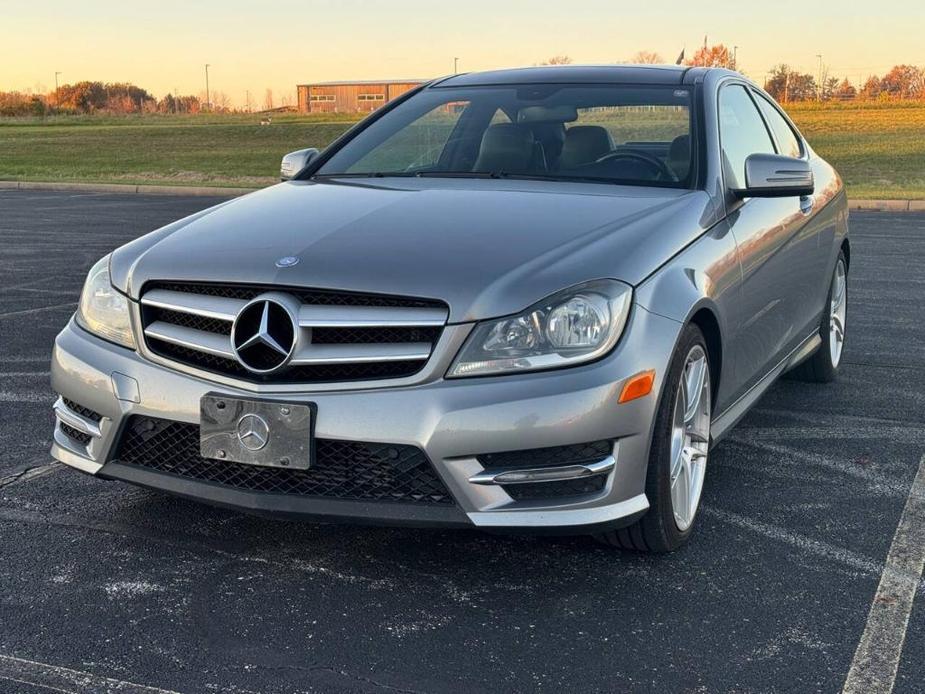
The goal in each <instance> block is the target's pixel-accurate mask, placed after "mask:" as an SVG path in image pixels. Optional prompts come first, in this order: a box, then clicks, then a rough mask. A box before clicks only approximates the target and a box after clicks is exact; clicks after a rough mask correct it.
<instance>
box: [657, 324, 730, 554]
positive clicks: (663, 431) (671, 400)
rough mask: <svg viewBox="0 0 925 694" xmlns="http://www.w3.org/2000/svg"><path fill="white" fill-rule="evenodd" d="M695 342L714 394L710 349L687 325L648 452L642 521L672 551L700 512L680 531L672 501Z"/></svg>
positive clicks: (661, 402) (695, 522)
mask: <svg viewBox="0 0 925 694" xmlns="http://www.w3.org/2000/svg"><path fill="white" fill-rule="evenodd" d="M695 345H699V346H700V348H701V349H702V350H703V352H704V354H706V355H707V367H708V370H709V373H710V386H711V393H712V388H713V381H714V379H713V373H712V368H711V367H710V352H709V350H708V349H707V343H706V340H705V339H704V337H703V333H702V332H701V331H700V328H698V327H697V326H696V325H693V324H689V325H687V326H685V328H684V330H683V331H682V333H681V336H680V338H679V339H678V343H677V345H676V346H675V351H674V354H673V355H672V357H671V364H670V366H669V369H668V376H667V380H666V382H665V385H664V387H663V388H662V393H661V396H660V399H659V404H658V410H657V413H656V417H655V426H654V429H653V433H652V444H651V447H650V451H649V469H648V473H647V475H646V495H647V496H648V498H649V503H650V504H651V508H650V511H649V513H647V514H646V515H645V516H643V524H644V525H645V526H648V527H646V528H645V530H646V531H647V532H646V534H647V535H648V536H649V537H650V542H651V543H652V544H654V545H658V546H659V548H660V549H663V550H666V551H667V550H672V549H676V548H677V547H679V546H681V545H682V544H684V543H685V542H686V541H687V538H688V537H689V536H690V534H691V533H692V532H693V530H694V527H695V526H696V524H697V517H698V516H699V515H700V513H699V512H700V509H699V506H698V509H697V512H696V513H695V515H694V519H693V521H692V522H691V524H690V525H689V526H688V527H687V529H686V530H680V529H679V528H678V526H677V524H676V523H675V519H674V508H673V505H672V503H671V428H672V424H673V422H672V419H673V414H674V404H675V398H676V397H677V393H678V388H679V387H680V385H681V374H682V372H683V370H684V363H685V360H686V359H687V355H688V354H690V351H691V349H693V348H694V346H695Z"/></svg>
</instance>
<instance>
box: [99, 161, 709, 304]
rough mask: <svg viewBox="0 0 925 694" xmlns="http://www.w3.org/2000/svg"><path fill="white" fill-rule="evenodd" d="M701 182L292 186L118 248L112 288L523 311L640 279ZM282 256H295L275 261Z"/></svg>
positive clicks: (683, 241)
mask: <svg viewBox="0 0 925 694" xmlns="http://www.w3.org/2000/svg"><path fill="white" fill-rule="evenodd" d="M711 214H712V212H711V201H710V197H709V196H708V195H707V194H706V193H704V192H703V191H689V190H672V189H658V188H640V187H626V186H614V185H603V184H581V183H571V182H551V181H513V180H481V179H472V180H470V179H404V178H392V179H381V180H373V181H370V180H369V179H362V180H357V179H341V180H327V181H324V182H313V181H290V182H287V183H283V184H280V185H276V186H273V187H271V188H267V189H264V190H262V191H259V192H257V193H252V194H250V195H247V196H244V197H241V198H237V199H235V200H231V201H228V202H225V203H223V204H221V205H219V206H217V207H213V208H211V209H208V210H204V211H202V212H199V213H197V214H195V215H192V216H191V217H187V218H185V219H182V220H180V221H178V222H174V223H173V224H170V225H168V226H166V227H163V228H162V229H159V230H157V231H155V232H152V233H151V234H148V235H147V236H144V237H141V238H139V239H137V240H135V241H133V242H132V243H129V244H127V245H126V246H123V247H122V248H120V249H119V250H117V251H116V252H115V253H114V254H113V258H112V262H111V273H112V278H113V284H114V285H115V286H116V287H118V288H119V289H121V290H122V291H124V292H125V293H127V294H129V295H130V296H132V297H133V298H136V299H137V298H138V296H139V294H140V292H141V289H142V287H143V286H144V284H145V282H147V281H148V280H180V281H182V280H192V281H198V282H234V283H255V284H278V285H289V286H301V287H313V288H326V289H337V290H345V291H357V292H373V293H381V294H395V295H402V296H411V297H421V298H432V299H440V300H442V301H445V302H446V303H447V304H449V306H450V321H451V322H464V321H471V320H477V319H482V318H489V317H495V316H501V315H506V314H510V313H515V312H517V311H520V310H521V309H524V308H526V307H527V306H529V305H531V304H533V303H535V302H537V301H539V300H541V299H543V298H544V297H545V296H547V295H549V294H552V293H553V292H556V291H558V290H560V289H563V288H565V287H569V286H572V285H574V284H578V283H580V282H584V281H587V280H591V279H598V278H614V279H619V280H623V281H624V282H627V283H629V284H634V285H635V284H637V283H639V282H640V281H642V280H643V279H644V278H645V277H646V276H648V275H649V274H651V273H652V272H653V271H654V270H655V269H657V268H658V267H659V266H660V265H661V264H662V263H664V262H665V261H667V260H668V259H669V258H670V257H671V256H673V255H674V254H675V253H677V252H678V251H679V250H680V249H682V248H683V247H684V246H685V245H687V244H688V243H690V242H691V241H692V240H693V239H694V238H696V237H697V236H698V235H700V234H701V233H703V230H704V228H705V226H706V225H707V224H708V223H709V221H710V219H711ZM285 256H295V257H298V258H299V262H298V264H296V265H294V266H292V267H287V268H282V269H281V268H278V267H277V266H276V261H277V260H278V259H280V258H282V257H285Z"/></svg>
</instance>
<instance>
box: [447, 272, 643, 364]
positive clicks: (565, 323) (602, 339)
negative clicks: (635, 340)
mask: <svg viewBox="0 0 925 694" xmlns="http://www.w3.org/2000/svg"><path fill="white" fill-rule="evenodd" d="M632 296H633V290H632V288H631V287H629V286H628V285H626V284H623V283H622V282H617V281H615V280H597V281H595V282H590V283H588V284H584V285H580V286H578V287H572V288H571V289H567V290H565V291H562V292H559V293H557V294H553V295H552V296H551V297H549V298H548V299H546V300H544V301H541V302H540V303H538V304H536V305H535V306H532V307H531V308H529V309H527V310H526V311H524V312H523V313H521V314H520V315H517V316H509V317H507V318H500V319H498V320H492V321H485V322H483V323H479V324H478V325H477V326H475V329H474V330H473V331H472V334H471V335H469V338H468V339H467V340H466V344H464V345H463V347H462V349H461V350H460V352H459V355H458V356H457V357H456V361H455V362H454V363H453V366H452V367H451V368H450V371H449V373H448V374H447V376H448V377H450V378H454V377H460V376H484V375H487V374H499V373H517V372H522V371H536V370H537V369H554V368H558V367H562V366H572V365H574V364H581V363H583V362H588V361H591V360H593V359H597V358H598V357H601V356H603V355H604V354H606V353H607V352H609V351H610V350H611V349H613V346H614V345H615V344H617V340H619V339H620V335H621V334H622V333H623V328H624V326H625V325H626V319H627V317H628V316H629V312H630V305H631V304H632V301H631V299H632Z"/></svg>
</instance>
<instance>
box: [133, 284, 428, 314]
mask: <svg viewBox="0 0 925 694" xmlns="http://www.w3.org/2000/svg"><path fill="white" fill-rule="evenodd" d="M151 289H164V290H167V291H172V292H188V293H191V294H202V295H204V296H217V297H222V298H224V299H241V300H243V301H250V300H251V299H254V298H256V297H258V296H260V295H261V294H263V293H264V292H285V293H286V294H292V295H293V296H295V297H296V298H297V299H298V300H299V301H300V302H302V303H303V304H314V305H323V306H377V307H388V308H442V307H443V303H442V302H440V301H434V300H432V299H415V298H408V297H402V296H390V295H387V294H365V293H362V292H338V291H333V290H329V289H306V288H304V287H285V286H277V285H252V284H247V285H245V284H214V283H206V282H201V283H194V282H149V283H148V284H147V285H145V291H146V292H147V291H150V290H151Z"/></svg>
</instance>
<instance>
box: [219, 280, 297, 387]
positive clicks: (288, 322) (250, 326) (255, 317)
mask: <svg viewBox="0 0 925 694" xmlns="http://www.w3.org/2000/svg"><path fill="white" fill-rule="evenodd" d="M297 330H298V324H297V323H296V321H295V319H294V318H293V317H292V314H290V312H289V311H287V310H286V308H285V307H284V306H283V305H282V304H280V303H279V302H277V301H275V300H274V299H270V298H267V299H261V298H260V297H258V298H256V299H254V301H252V302H250V303H249V304H248V305H247V306H245V307H244V308H243V309H241V312H240V313H239V314H238V317H237V318H235V321H234V325H232V327H231V346H232V348H233V349H234V353H235V355H236V356H237V357H238V361H239V362H241V364H242V365H243V366H244V367H245V368H246V369H248V370H250V371H253V372H254V373H270V372H272V371H276V370H277V369H281V368H282V367H283V366H285V365H286V364H287V363H289V359H290V358H291V357H292V353H293V351H294V350H295V343H296V334H297V332H296V331H297Z"/></svg>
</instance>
